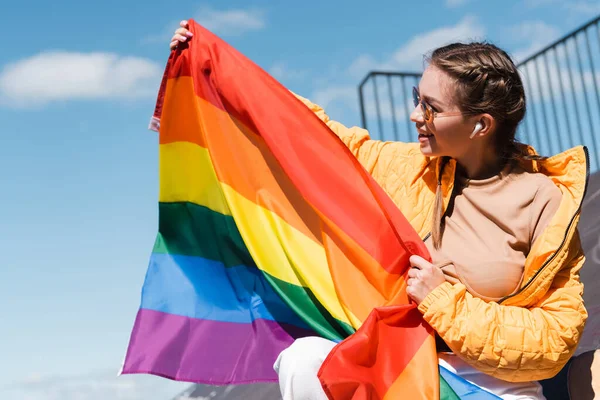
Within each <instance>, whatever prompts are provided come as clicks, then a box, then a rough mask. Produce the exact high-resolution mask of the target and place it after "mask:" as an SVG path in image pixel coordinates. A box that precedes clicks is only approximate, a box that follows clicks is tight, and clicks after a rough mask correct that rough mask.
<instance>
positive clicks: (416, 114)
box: [410, 104, 425, 124]
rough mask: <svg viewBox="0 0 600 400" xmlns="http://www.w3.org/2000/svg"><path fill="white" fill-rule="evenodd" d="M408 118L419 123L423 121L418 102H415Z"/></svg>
mask: <svg viewBox="0 0 600 400" xmlns="http://www.w3.org/2000/svg"><path fill="white" fill-rule="evenodd" d="M410 120H411V121H412V122H415V123H419V124H424V123H425V117H424V116H423V111H422V110H421V107H420V105H419V104H417V105H416V107H415V108H414V109H413V110H412V112H411V113H410Z"/></svg>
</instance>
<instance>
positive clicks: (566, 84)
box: [358, 16, 600, 171]
mask: <svg viewBox="0 0 600 400" xmlns="http://www.w3.org/2000/svg"><path fill="white" fill-rule="evenodd" d="M517 66H518V68H519V71H520V72H521V76H522V78H523V81H524V84H525V92H526V96H527V114H526V116H525V119H524V120H523V122H521V124H520V125H519V129H518V132H517V137H518V139H519V140H520V141H522V142H524V143H529V144H531V145H533V146H534V147H535V148H536V149H537V150H538V152H539V153H540V154H543V155H552V154H555V153H558V152H560V151H563V150H566V149H568V148H570V147H573V146H576V145H579V144H584V145H586V146H588V148H589V152H590V164H591V165H590V167H591V170H592V171H597V170H600V153H599V150H600V16H598V17H596V18H594V19H593V20H592V21H590V22H588V23H587V24H585V25H583V26H581V27H580V28H578V29H576V30H574V31H573V32H571V33H569V34H567V35H565V36H564V37H562V38H561V39H559V40H557V41H555V42H554V43H552V44H550V45H548V46H547V47H545V48H543V49H542V50H540V51H538V52H537V53H535V54H533V55H532V56H530V57H528V58H526V59H525V60H523V61H520V62H519V63H518V64H517ZM420 78H421V74H420V73H416V72H382V71H372V72H370V73H369V74H368V75H367V76H366V77H365V78H364V79H363V80H362V82H361V83H360V85H359V89H358V93H359V101H360V108H361V117H362V125H363V127H364V128H366V129H369V131H370V133H371V135H372V137H373V138H377V139H381V140H400V141H414V140H415V135H416V134H415V129H414V126H413V124H412V123H411V122H410V113H411V112H412V110H413V105H412V95H411V88H412V87H413V86H417V85H418V83H419V80H420Z"/></svg>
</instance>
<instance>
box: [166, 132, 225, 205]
mask: <svg viewBox="0 0 600 400" xmlns="http://www.w3.org/2000/svg"><path fill="white" fill-rule="evenodd" d="M159 149H160V150H159V179H160V190H159V194H158V198H159V201H161V202H164V203H173V202H177V201H189V202H191V203H195V204H200V205H203V206H204V207H207V208H210V209H211V210H213V211H216V212H218V213H221V214H224V215H231V211H230V210H229V207H227V204H226V203H225V198H224V197H223V193H222V191H221V186H220V182H219V180H218V179H217V174H216V173H215V169H214V168H213V165H212V162H211V160H210V156H209V154H208V150H207V149H205V148H204V147H200V146H197V145H195V144H193V143H188V142H175V143H169V144H161V145H160V146H159Z"/></svg>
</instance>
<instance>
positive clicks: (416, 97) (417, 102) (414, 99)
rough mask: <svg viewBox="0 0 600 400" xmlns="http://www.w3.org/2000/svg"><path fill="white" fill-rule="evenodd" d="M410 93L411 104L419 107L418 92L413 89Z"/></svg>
mask: <svg viewBox="0 0 600 400" xmlns="http://www.w3.org/2000/svg"><path fill="white" fill-rule="evenodd" d="M412 92H413V93H412V94H413V104H414V106H415V107H416V106H418V105H419V102H420V101H421V99H420V98H419V91H418V90H417V88H416V87H413V91H412Z"/></svg>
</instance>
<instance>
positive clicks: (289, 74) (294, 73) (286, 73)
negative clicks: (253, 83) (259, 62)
mask: <svg viewBox="0 0 600 400" xmlns="http://www.w3.org/2000/svg"><path fill="white" fill-rule="evenodd" d="M267 72H269V74H270V75H271V76H272V77H273V78H275V79H277V80H278V81H279V82H281V83H283V84H286V83H289V82H290V81H294V80H298V79H303V78H304V77H306V71H301V70H298V69H292V68H290V67H289V66H288V65H287V64H286V63H283V62H280V63H276V64H274V65H272V66H271V68H269V70H268V71H267Z"/></svg>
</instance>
